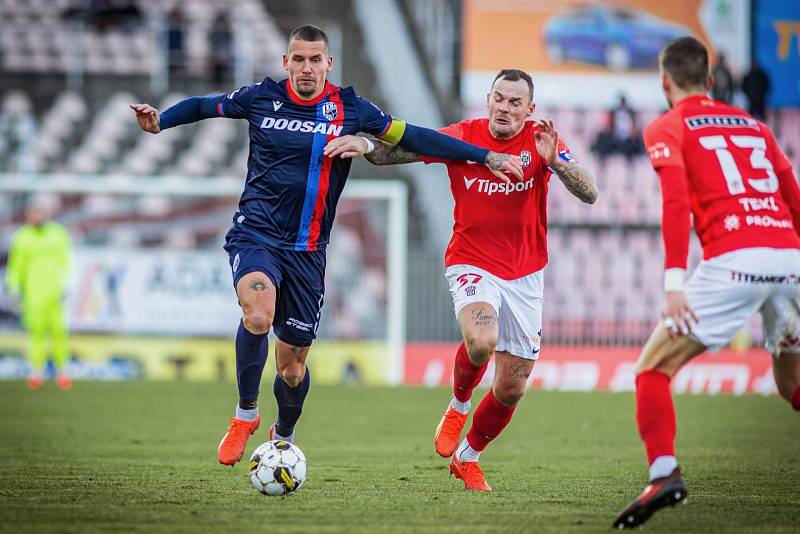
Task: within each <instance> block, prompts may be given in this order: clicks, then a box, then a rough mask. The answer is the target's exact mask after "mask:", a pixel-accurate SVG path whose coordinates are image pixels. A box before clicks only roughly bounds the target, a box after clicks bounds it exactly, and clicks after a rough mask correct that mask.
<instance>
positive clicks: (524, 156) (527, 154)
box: [519, 150, 531, 167]
mask: <svg viewBox="0 0 800 534" xmlns="http://www.w3.org/2000/svg"><path fill="white" fill-rule="evenodd" d="M519 159H521V160H522V166H523V167H530V166H531V151H530V150H523V151H522V152H520V153H519Z"/></svg>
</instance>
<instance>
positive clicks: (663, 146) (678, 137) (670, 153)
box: [644, 114, 685, 170]
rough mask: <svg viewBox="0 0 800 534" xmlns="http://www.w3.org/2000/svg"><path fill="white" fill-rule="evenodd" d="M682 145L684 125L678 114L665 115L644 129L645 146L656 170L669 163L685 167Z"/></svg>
mask: <svg viewBox="0 0 800 534" xmlns="http://www.w3.org/2000/svg"><path fill="white" fill-rule="evenodd" d="M675 119H678V120H675ZM682 145H683V125H682V123H681V122H680V117H678V116H677V115H670V114H668V115H665V116H663V117H661V118H659V119H656V120H655V121H654V122H653V123H651V124H650V125H649V126H648V127H647V128H645V129H644V146H645V148H646V149H647V155H648V157H649V158H650V163H651V164H652V165H653V168H654V169H656V170H658V169H659V168H661V167H665V166H668V165H673V166H676V167H681V168H683V167H685V165H684V163H683V151H682Z"/></svg>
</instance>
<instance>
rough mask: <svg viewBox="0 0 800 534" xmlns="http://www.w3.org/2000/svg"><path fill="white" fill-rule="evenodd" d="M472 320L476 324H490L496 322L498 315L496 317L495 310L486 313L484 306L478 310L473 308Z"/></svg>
mask: <svg viewBox="0 0 800 534" xmlns="http://www.w3.org/2000/svg"><path fill="white" fill-rule="evenodd" d="M472 320H473V321H474V323H475V326H489V325H491V324H494V322H495V321H496V320H497V317H495V315H494V311H492V312H490V313H488V314H487V313H484V311H483V308H478V309H477V310H472Z"/></svg>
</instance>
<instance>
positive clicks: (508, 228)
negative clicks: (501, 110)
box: [420, 119, 572, 280]
mask: <svg viewBox="0 0 800 534" xmlns="http://www.w3.org/2000/svg"><path fill="white" fill-rule="evenodd" d="M536 130H537V128H536V125H535V123H534V122H533V121H527V122H526V123H525V126H524V127H523V129H522V131H521V132H520V133H518V134H517V135H515V136H514V137H512V138H511V139H505V140H499V139H495V138H494V137H492V135H491V133H489V120H488V119H468V120H463V121H461V122H459V123H456V124H452V125H450V126H448V127H447V128H443V129H441V130H439V131H441V132H442V133H445V134H447V135H450V136H452V137H455V138H457V139H461V140H463V141H466V142H468V143H472V144H474V145H478V146H481V147H484V148H488V149H489V150H492V151H494V152H502V153H506V154H514V155H519V156H520V158H522V163H523V171H524V174H523V179H522V180H517V179H516V178H512V184H511V185H510V186H506V184H505V183H503V182H502V181H501V180H499V179H498V178H497V177H495V176H494V175H493V174H492V172H491V171H490V170H489V169H487V168H486V167H485V166H484V165H481V164H478V163H470V162H466V161H451V160H438V159H432V158H426V157H421V158H420V159H421V160H422V161H423V162H425V163H445V164H446V165H447V174H448V175H449V176H450V190H451V191H452V192H453V198H454V199H455V210H454V213H453V215H454V218H455V224H454V225H453V237H452V238H451V239H450V244H449V245H448V246H447V251H446V252H445V265H446V266H450V265H458V264H467V265H474V266H475V267H480V268H481V269H484V270H486V271H489V272H490V273H492V274H493V275H495V276H498V277H500V278H503V279H505V280H514V279H516V278H521V277H523V276H527V275H529V274H531V273H534V272H536V271H539V270H541V269H542V268H543V267H544V266H545V265H546V264H547V182H548V180H549V179H550V176H551V175H552V171H551V170H550V169H549V168H548V167H547V164H546V163H545V161H544V160H543V159H542V158H541V157H540V156H539V154H538V153H537V152H536V140H535V139H534V133H535V132H536ZM558 152H559V157H561V158H562V159H564V160H567V161H570V160H572V156H571V155H570V153H569V149H568V148H567V147H566V145H564V144H563V143H561V142H560V141H559V146H558Z"/></svg>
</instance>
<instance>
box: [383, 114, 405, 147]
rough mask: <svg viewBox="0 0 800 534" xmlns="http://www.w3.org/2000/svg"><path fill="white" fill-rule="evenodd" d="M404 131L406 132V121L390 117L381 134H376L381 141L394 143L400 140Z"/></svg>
mask: <svg viewBox="0 0 800 534" xmlns="http://www.w3.org/2000/svg"><path fill="white" fill-rule="evenodd" d="M404 133H406V121H404V120H403V119H396V118H394V117H392V122H390V123H389V126H388V127H387V128H386V131H385V132H384V133H383V135H379V136H377V138H378V139H380V140H381V141H386V142H387V143H390V144H392V145H396V144H397V143H399V142H400V139H402V138H403V134H404Z"/></svg>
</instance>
